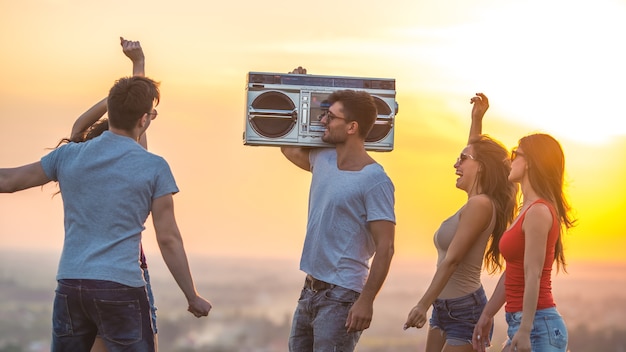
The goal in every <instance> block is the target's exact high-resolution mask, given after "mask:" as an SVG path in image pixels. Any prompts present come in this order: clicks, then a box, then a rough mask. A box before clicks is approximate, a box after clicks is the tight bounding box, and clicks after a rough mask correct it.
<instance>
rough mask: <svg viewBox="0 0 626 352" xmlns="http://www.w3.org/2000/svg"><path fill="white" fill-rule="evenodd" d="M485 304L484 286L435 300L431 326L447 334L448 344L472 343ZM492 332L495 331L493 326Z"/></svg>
mask: <svg viewBox="0 0 626 352" xmlns="http://www.w3.org/2000/svg"><path fill="white" fill-rule="evenodd" d="M485 304H487V295H485V290H484V289H483V287H482V286H481V287H480V288H479V289H478V290H476V291H475V292H472V293H470V294H468V295H465V296H461V297H457V298H450V299H436V300H435V302H433V312H432V316H431V318H430V326H431V328H437V329H439V330H441V332H442V334H445V337H446V343H447V344H448V345H452V346H460V345H465V344H471V343H472V334H473V333H474V325H476V322H478V318H480V314H481V313H482V312H483V308H484V307H485ZM491 333H493V327H492V330H491ZM490 338H491V336H490Z"/></svg>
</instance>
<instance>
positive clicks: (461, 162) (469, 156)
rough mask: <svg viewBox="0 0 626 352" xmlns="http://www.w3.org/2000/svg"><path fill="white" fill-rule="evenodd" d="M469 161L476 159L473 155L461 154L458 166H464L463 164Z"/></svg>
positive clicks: (457, 159)
mask: <svg viewBox="0 0 626 352" xmlns="http://www.w3.org/2000/svg"><path fill="white" fill-rule="evenodd" d="M467 159H471V160H476V158H475V157H474V156H473V155H472V154H465V153H461V154H460V155H459V157H458V158H456V162H457V164H463V162H464V161H465V160H467Z"/></svg>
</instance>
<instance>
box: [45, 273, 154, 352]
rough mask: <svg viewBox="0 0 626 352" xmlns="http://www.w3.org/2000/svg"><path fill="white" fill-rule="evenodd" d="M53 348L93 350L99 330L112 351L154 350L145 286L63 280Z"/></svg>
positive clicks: (56, 306) (54, 319)
mask: <svg viewBox="0 0 626 352" xmlns="http://www.w3.org/2000/svg"><path fill="white" fill-rule="evenodd" d="M52 330H53V334H52V351H53V352H56V351H90V349H91V346H92V345H93V342H94V339H95V337H96V334H98V335H99V336H100V337H101V338H102V340H103V342H104V344H105V345H106V347H107V350H108V351H109V352H120V351H137V352H152V351H154V348H155V346H154V332H153V331H152V322H151V318H150V305H149V303H148V297H147V295H146V289H145V287H143V286H142V287H129V286H126V285H122V284H120V283H117V282H112V281H102V280H82V279H71V280H59V282H58V285H57V289H56V295H55V298H54V305H53V312H52Z"/></svg>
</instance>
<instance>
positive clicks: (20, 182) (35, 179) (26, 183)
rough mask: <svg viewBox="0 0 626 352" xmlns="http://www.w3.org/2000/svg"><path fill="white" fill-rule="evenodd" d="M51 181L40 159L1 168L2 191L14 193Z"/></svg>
mask: <svg viewBox="0 0 626 352" xmlns="http://www.w3.org/2000/svg"><path fill="white" fill-rule="evenodd" d="M50 181H51V180H50V179H49V178H48V176H47V175H46V173H45V172H44V171H43V167H42V166H41V162H40V161H37V162H34V163H32V164H28V165H24V166H20V167H14V168H6V169H0V193H13V192H17V191H21V190H24V189H28V188H31V187H35V186H41V185H45V184H46V183H48V182H50Z"/></svg>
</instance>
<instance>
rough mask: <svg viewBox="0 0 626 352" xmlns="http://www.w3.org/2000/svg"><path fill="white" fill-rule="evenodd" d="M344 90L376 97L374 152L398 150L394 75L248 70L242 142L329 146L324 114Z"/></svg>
mask: <svg viewBox="0 0 626 352" xmlns="http://www.w3.org/2000/svg"><path fill="white" fill-rule="evenodd" d="M341 89H352V90H363V91H366V92H368V93H370V94H371V95H372V97H373V98H374V102H375V103H376V108H377V110H378V117H377V119H376V123H375V124H374V127H373V128H372V130H371V131H370V133H369V134H368V136H367V137H366V139H365V148H366V149H367V150H372V151H391V150H393V135H394V122H395V117H396V114H397V112H398V103H397V102H396V82H395V79H385V78H360V77H338V76H318V75H308V74H282V73H268V72H249V73H248V82H247V87H246V94H247V108H246V116H245V130H244V133H243V143H244V144H245V145H265V146H329V144H327V143H325V142H323V141H322V135H323V134H324V130H325V128H324V126H323V125H322V123H321V121H320V116H321V115H322V113H323V112H324V110H325V109H328V104H327V100H326V99H327V98H328V96H329V95H330V93H332V92H333V91H336V90H341Z"/></svg>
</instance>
